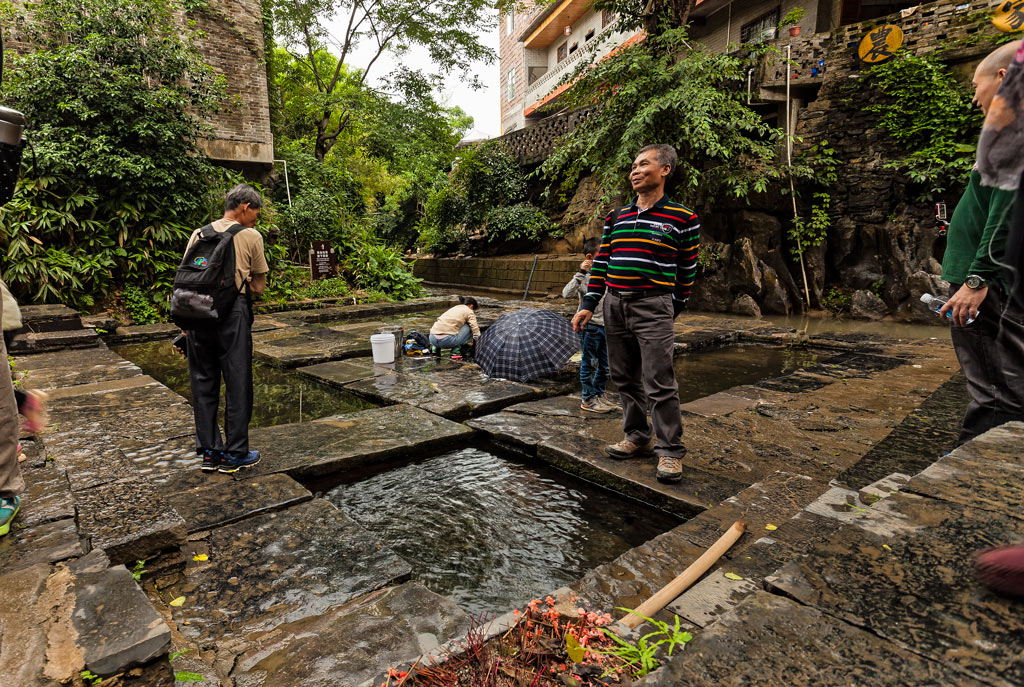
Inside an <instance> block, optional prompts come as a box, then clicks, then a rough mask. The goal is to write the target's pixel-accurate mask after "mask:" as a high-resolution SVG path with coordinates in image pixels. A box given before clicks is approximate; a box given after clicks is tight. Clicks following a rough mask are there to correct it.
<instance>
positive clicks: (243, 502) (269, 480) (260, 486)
mask: <svg viewBox="0 0 1024 687" xmlns="http://www.w3.org/2000/svg"><path fill="white" fill-rule="evenodd" d="M200 475H201V476H204V477H205V475H203V473H201V472H200ZM311 498H313V495H312V494H310V493H309V490H307V489H306V488H305V487H303V486H302V485H301V484H299V483H298V482H296V481H295V480H293V479H292V478H291V477H288V476H287V475H263V476H260V477H257V478H256V479H252V480H231V479H229V480H226V481H221V482H219V483H215V484H208V485H207V486H203V487H197V488H195V489H190V490H188V491H183V492H179V493H177V494H170V495H168V496H167V502H168V503H170V504H171V507H172V508H174V510H175V511H176V512H177V513H178V515H180V516H181V517H182V518H183V519H184V520H185V527H186V530H187V531H188V532H189V533H192V532H197V531H199V530H208V529H212V528H214V527H220V526H222V525H227V524H229V523H232V522H236V521H238V520H243V519H245V518H248V517H251V516H253V515H258V514H260V513H265V512H267V511H271V510H280V509H282V508H287V507H289V506H293V505H295V504H297V503H301V502H303V501H308V500H309V499H311Z"/></svg>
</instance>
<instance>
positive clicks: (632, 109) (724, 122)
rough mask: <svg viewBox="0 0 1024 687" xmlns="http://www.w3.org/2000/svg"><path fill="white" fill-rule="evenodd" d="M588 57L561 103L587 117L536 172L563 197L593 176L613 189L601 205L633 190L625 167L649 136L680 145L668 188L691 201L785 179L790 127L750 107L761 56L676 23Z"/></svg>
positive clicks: (750, 190)
mask: <svg viewBox="0 0 1024 687" xmlns="http://www.w3.org/2000/svg"><path fill="white" fill-rule="evenodd" d="M595 58H596V56H595ZM590 64H591V61H588V60H586V59H583V60H580V67H579V68H578V69H577V70H576V71H575V72H573V73H570V74H568V75H567V76H566V78H565V79H564V80H563V82H562V83H570V82H571V83H572V84H573V85H572V88H570V89H568V90H567V91H565V92H564V93H562V95H561V96H560V98H559V105H558V107H560V108H567V109H576V108H588V110H589V113H590V114H589V116H588V117H587V119H586V124H585V126H577V127H576V128H575V129H574V130H573V131H571V132H570V133H568V134H567V135H566V136H565V137H564V138H562V139H561V140H560V141H559V142H558V145H557V146H556V147H555V150H554V152H553V153H552V154H551V156H549V157H548V158H547V160H545V161H544V163H543V164H542V165H541V166H540V168H539V170H538V172H537V173H538V174H540V175H541V176H543V177H544V178H545V179H546V180H548V181H550V182H552V183H554V184H556V186H555V189H554V190H555V191H556V192H557V193H558V194H559V196H560V198H562V199H565V198H567V197H568V195H569V194H570V193H572V192H574V191H575V189H576V186H577V183H578V181H579V180H580V179H581V178H582V177H583V176H586V175H593V176H594V177H595V179H596V181H597V184H598V186H599V187H600V188H603V189H606V191H607V193H606V195H605V198H604V199H603V201H602V204H603V205H607V204H609V203H610V202H611V197H612V195H614V192H615V191H623V192H627V193H628V192H630V189H629V188H628V187H627V186H626V184H627V170H629V168H630V166H631V164H632V162H633V159H634V157H635V156H636V152H637V150H639V149H640V148H641V147H643V146H644V145H647V144H648V143H650V142H651V141H658V142H661V143H668V144H670V145H672V146H675V148H676V150H677V151H678V153H679V168H678V169H677V170H676V171H675V174H674V178H673V180H672V182H671V188H670V189H669V192H670V194H674V196H676V197H684V198H688V199H690V202H691V203H695V201H696V200H706V201H709V202H710V201H711V200H713V199H714V198H716V197H719V196H731V197H735V198H745V197H747V196H748V195H749V194H751V193H755V192H762V191H765V190H766V189H767V188H768V186H769V184H770V183H771V182H772V181H774V180H777V179H781V178H783V175H784V173H785V166H784V164H782V163H781V162H780V161H779V160H778V159H777V156H776V147H777V145H778V143H779V142H780V141H782V140H783V139H784V136H785V134H784V132H783V131H782V130H781V129H779V128H775V127H771V126H769V125H768V124H766V123H765V121H764V119H763V118H762V117H761V115H760V114H758V113H757V112H755V111H754V110H753V109H752V108H751V107H750V106H748V105H747V104H746V92H745V86H744V84H745V82H746V73H747V72H746V70H747V69H748V68H749V67H752V66H754V65H753V63H748V62H747V61H745V60H744V59H741V58H739V57H737V56H735V55H726V54H719V53H715V52H712V51H710V50H706V49H704V48H703V47H701V45H700V44H697V43H693V42H691V41H690V40H689V38H688V36H687V33H686V30H685V29H682V28H672V29H669V30H667V31H664V32H663V33H661V34H660V35H654V36H648V38H647V39H646V40H644V41H641V42H638V43H634V44H632V45H629V46H627V47H623V48H621V49H619V50H618V51H616V52H615V53H614V54H613V55H610V56H609V57H607V58H605V59H600V60H596V63H594V64H593V66H588V65H590ZM595 103H600V105H599V106H595Z"/></svg>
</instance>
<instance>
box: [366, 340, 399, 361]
mask: <svg viewBox="0 0 1024 687" xmlns="http://www.w3.org/2000/svg"><path fill="white" fill-rule="evenodd" d="M370 348H371V349H373V362H374V363H376V364H377V365H386V364H387V363H393V362H395V335H394V334H373V335H371V336H370Z"/></svg>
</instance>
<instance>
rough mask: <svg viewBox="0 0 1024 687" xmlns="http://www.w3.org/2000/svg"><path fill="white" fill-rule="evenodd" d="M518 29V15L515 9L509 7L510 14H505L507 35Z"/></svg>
mask: <svg viewBox="0 0 1024 687" xmlns="http://www.w3.org/2000/svg"><path fill="white" fill-rule="evenodd" d="M515 30H516V15H515V10H513V9H511V8H509V11H508V14H506V15H505V35H506V36H511V35H512V32H513V31H515Z"/></svg>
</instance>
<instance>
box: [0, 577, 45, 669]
mask: <svg viewBox="0 0 1024 687" xmlns="http://www.w3.org/2000/svg"><path fill="white" fill-rule="evenodd" d="M49 574H50V566H49V565H46V564H45V563H40V564H37V565H33V566H31V567H29V568H25V569H23V570H19V571H16V572H10V573H7V574H6V575H3V576H0V585H2V587H3V590H4V593H3V594H0V619H2V622H0V680H3V683H4V684H5V685H12V686H13V685H19V686H20V685H26V686H27V685H36V684H39V679H40V678H41V676H42V667H43V664H44V663H46V645H47V642H46V621H47V610H49V609H46V608H40V606H42V604H41V603H40V597H41V596H42V595H43V592H44V591H45V589H46V578H47V577H48V576H49Z"/></svg>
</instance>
